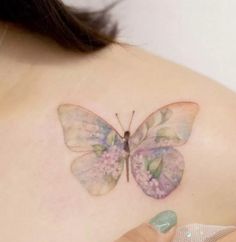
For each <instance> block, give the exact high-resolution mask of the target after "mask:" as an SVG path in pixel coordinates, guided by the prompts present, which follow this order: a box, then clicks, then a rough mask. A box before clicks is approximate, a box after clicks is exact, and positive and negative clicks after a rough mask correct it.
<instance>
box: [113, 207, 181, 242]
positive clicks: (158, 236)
mask: <svg viewBox="0 0 236 242" xmlns="http://www.w3.org/2000/svg"><path fill="white" fill-rule="evenodd" d="M176 223H177V217H176V214H175V213H174V212H173V211H170V210H167V211H164V212H161V213H159V214H158V215H156V216H155V217H154V218H152V219H151V220H150V221H149V223H143V224H141V225H139V226H138V227H136V228H134V229H132V230H130V231H128V232H127V233H125V234H124V235H123V236H121V237H120V238H119V239H118V240H116V241H115V242H171V241H172V239H173V237H174V235H175V230H176Z"/></svg>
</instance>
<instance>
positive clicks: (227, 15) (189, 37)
mask: <svg viewBox="0 0 236 242" xmlns="http://www.w3.org/2000/svg"><path fill="white" fill-rule="evenodd" d="M64 2H65V3H67V4H70V5H74V6H78V7H80V8H81V7H90V8H92V9H99V8H100V7H102V6H104V5H106V4H108V3H111V2H113V0H64ZM112 13H113V16H114V19H115V20H117V21H118V22H119V25H120V39H122V40H125V41H126V42H128V43H131V44H135V45H137V46H139V47H142V48H144V49H146V50H149V51H151V52H152V53H154V54H157V55H160V56H162V57H164V58H167V59H169V60H172V61H174V62H176V63H180V64H183V65H185V66H187V67H189V68H191V69H193V70H195V71H198V72H200V73H203V74H205V75H207V76H209V77H211V78H213V79H215V80H217V81H219V82H221V83H223V84H224V85H225V86H228V87H230V88H231V89H233V90H235V91H236V0H123V1H122V2H121V3H120V4H119V5H117V6H116V7H115V9H114V10H113V11H112Z"/></svg>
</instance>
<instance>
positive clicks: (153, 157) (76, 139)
mask: <svg viewBox="0 0 236 242" xmlns="http://www.w3.org/2000/svg"><path fill="white" fill-rule="evenodd" d="M197 112H198V104H196V103H194V102H176V103H171V104H169V105H166V106H164V107H162V108H160V109H158V110H156V111H155V112H153V113H151V114H150V115H149V116H148V117H147V118H146V119H145V120H144V121H143V122H142V123H141V125H140V126H139V127H138V128H137V129H136V131H135V132H134V133H132V134H130V131H129V130H127V131H125V132H124V135H123V136H121V135H120V134H119V133H118V132H117V131H116V130H115V129H114V128H113V127H112V126H111V125H110V124H108V123H107V122H106V121H105V120H104V119H102V118H101V117H99V116H98V115H97V114H95V113H93V112H91V111H89V110H88V109H85V108H83V107H81V106H78V105H71V104H64V105H61V106H59V108H58V114H59V118H60V121H61V124H62V127H63V132H64V139H65V143H66V145H67V147H68V148H69V149H70V150H72V151H74V152H77V153H78V154H81V155H79V156H78V157H77V158H76V159H75V160H74V161H73V163H72V166H71V171H72V173H73V175H74V176H75V177H76V178H77V179H78V180H79V182H80V183H81V184H82V186H83V187H85V188H86V190H87V191H88V192H89V193H90V194H91V195H96V196H100V195H103V194H106V193H108V192H109V191H111V190H112V189H113V188H114V187H115V186H116V184H117V182H118V180H119V178H120V176H121V174H122V171H123V168H124V164H125V165H126V179H127V181H129V169H131V173H132V175H133V177H134V179H135V181H136V183H137V184H138V185H139V187H140V188H141V189H142V191H143V192H144V193H145V194H146V195H148V196H150V197H152V198H155V199H160V198H164V197H166V196H168V195H169V194H170V193H171V192H172V191H174V190H175V189H176V188H177V187H178V186H179V184H180V182H181V180H182V176H183V172H184V158H183V156H182V154H181V153H180V152H179V151H178V150H177V149H176V148H175V147H178V146H180V145H183V144H184V143H185V142H187V140H188V138H189V136H190V133H191V129H192V124H193V121H194V119H195V116H196V114H197Z"/></svg>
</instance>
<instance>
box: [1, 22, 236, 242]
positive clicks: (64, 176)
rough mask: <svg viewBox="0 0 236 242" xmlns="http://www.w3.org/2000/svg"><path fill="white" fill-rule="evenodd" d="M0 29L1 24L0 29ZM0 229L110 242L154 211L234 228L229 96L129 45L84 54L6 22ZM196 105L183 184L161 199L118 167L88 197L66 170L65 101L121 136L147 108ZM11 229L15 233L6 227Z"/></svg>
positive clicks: (235, 132)
mask: <svg viewBox="0 0 236 242" xmlns="http://www.w3.org/2000/svg"><path fill="white" fill-rule="evenodd" d="M0 28H2V25H1V26H0ZM0 53H1V54H0V73H1V78H0V137H1V145H0V154H1V159H0V214H1V216H0V234H1V238H2V239H3V241H7V242H13V241H14V242H15V241H19V242H21V241H22V242H23V241H24V242H31V241H34V242H41V241H57V242H65V241H70V242H77V241H80V242H88V241H91V242H93V241H96V242H110V241H113V240H115V239H116V238H119V237H120V235H121V234H124V233H125V232H126V231H128V230H130V229H131V228H133V227H135V226H137V225H138V224H140V223H142V222H143V221H145V220H146V219H148V218H150V217H152V216H153V214H156V213H157V212H158V211H162V210H166V209H171V210H174V211H176V213H177V214H178V226H182V225H185V224H189V223H195V222H196V223H205V224H219V225H232V224H236V210H235V204H236V193H235V186H234V184H236V176H235V172H236V164H235V157H236V149H235V148H234V144H235V143H236V125H235V124H236V113H235V107H236V94H235V93H233V92H232V91H230V90H228V89H226V88H225V87H223V86H221V85H219V84H218V83H216V82H214V81H212V80H210V79H209V78H207V77H205V76H202V75H200V74H197V73H195V72H193V71H191V70H189V69H187V68H185V67H182V66H179V65H176V64H174V63H172V62H169V61H167V60H164V59H162V58H161V57H158V56H153V55H151V54H149V53H147V52H145V51H143V50H141V49H138V48H135V47H128V46H125V47H121V46H118V45H113V46H110V47H108V48H107V49H105V50H102V51H100V52H97V53H96V54H93V55H89V56H82V55H81V54H78V53H77V54H76V53H72V52H68V51H65V50H63V49H61V48H60V47H58V46H57V45H55V44H54V43H52V42H50V41H47V40H45V39H43V38H41V37H39V36H36V35H32V34H29V33H27V32H24V31H22V30H18V29H17V28H15V27H13V26H9V31H8V33H7V35H6V37H5V39H4V41H3V43H2V46H1V47H0ZM177 101H193V102H196V103H198V104H199V106H200V111H199V114H198V116H197V118H196V120H195V123H194V128H193V130H192V133H191V137H190V138H189V140H188V142H187V143H186V144H185V145H184V146H181V147H179V148H178V149H179V151H180V152H181V153H182V154H183V155H184V157H185V165H186V167H185V173H184V175H183V179H182V184H181V185H180V186H179V187H178V188H177V189H176V190H175V191H174V192H173V193H171V195H169V196H168V197H166V198H165V199H160V200H156V199H153V198H151V197H147V196H145V195H144V194H143V193H142V191H141V190H140V189H139V188H138V187H137V185H136V183H135V181H134V179H132V177H130V182H129V183H127V181H126V175H125V173H123V174H122V176H121V178H120V181H119V184H118V185H117V186H116V188H115V189H114V190H113V191H112V192H111V193H109V194H107V195H106V196H102V197H91V196H90V195H89V194H88V193H87V192H86V191H85V190H84V189H83V188H81V186H80V185H79V183H78V182H77V180H76V179H75V178H74V177H73V175H72V174H71V171H70V162H71V160H73V159H74V158H75V157H76V154H74V153H73V152H71V151H69V150H68V149H67V148H66V146H65V144H64V141H63V134H62V130H61V126H60V123H59V121H58V117H57V112H56V110H57V107H58V105H60V104H62V103H72V104H78V105H81V106H84V107H86V108H88V109H90V110H92V111H94V112H96V113H98V114H100V116H102V117H103V118H104V119H105V120H106V121H107V122H109V123H110V124H111V125H112V126H113V127H116V129H117V130H118V131H119V132H120V133H122V131H121V130H120V127H119V124H118V123H117V120H116V118H115V113H116V112H117V113H119V117H120V119H122V123H123V124H127V125H128V122H129V119H130V114H131V112H132V110H135V111H136V114H135V117H134V120H133V124H132V127H131V133H132V132H134V131H135V130H136V128H137V127H138V125H140V123H141V122H142V121H143V120H144V119H145V118H146V117H147V115H149V114H150V113H151V112H152V111H154V110H156V109H157V108H159V107H161V106H164V105H166V104H169V103H172V102H177ZM13 231H14V232H13Z"/></svg>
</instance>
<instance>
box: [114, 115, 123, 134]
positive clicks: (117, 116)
mask: <svg viewBox="0 0 236 242" xmlns="http://www.w3.org/2000/svg"><path fill="white" fill-rule="evenodd" d="M116 118H117V120H118V123H119V124H120V127H121V129H122V130H123V132H125V129H124V126H123V125H122V123H121V121H120V118H119V115H118V113H116Z"/></svg>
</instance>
